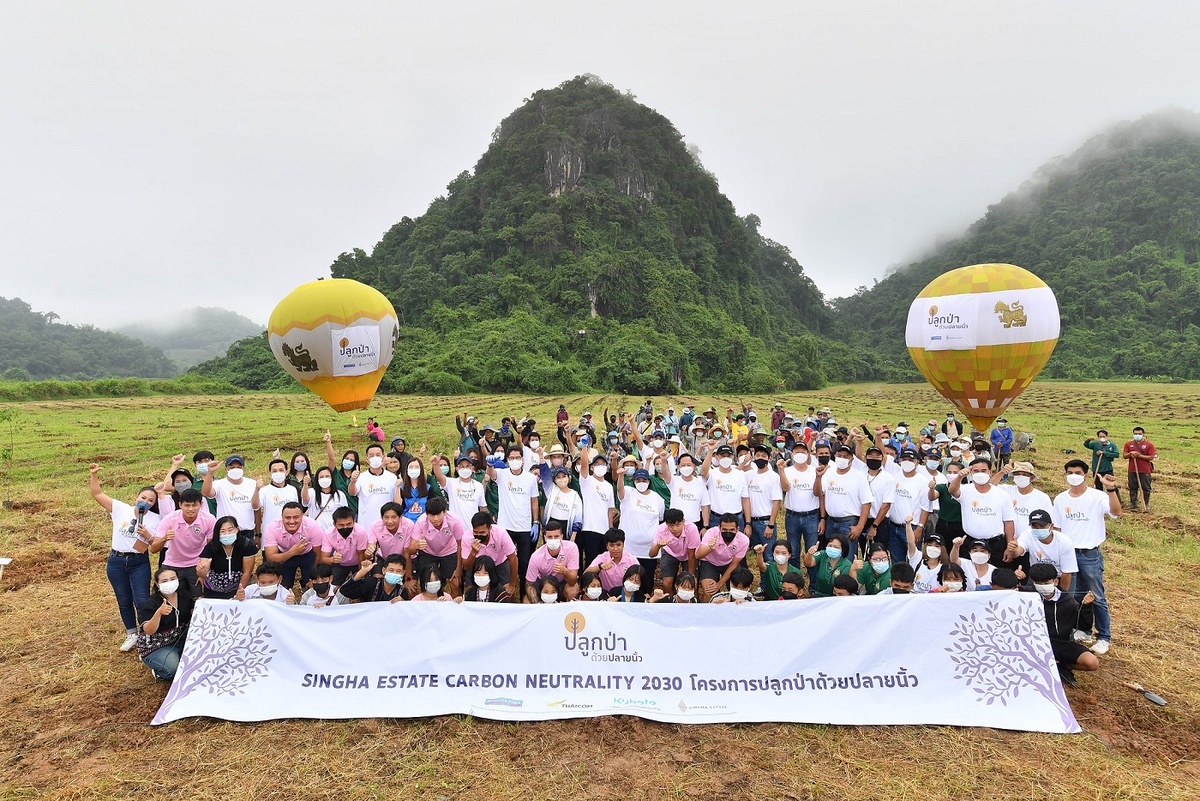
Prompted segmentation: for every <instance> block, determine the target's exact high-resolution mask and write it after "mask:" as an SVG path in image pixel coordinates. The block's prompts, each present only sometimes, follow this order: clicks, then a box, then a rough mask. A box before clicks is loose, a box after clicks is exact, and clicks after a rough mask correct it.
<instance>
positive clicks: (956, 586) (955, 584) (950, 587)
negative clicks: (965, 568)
mask: <svg viewBox="0 0 1200 801" xmlns="http://www.w3.org/2000/svg"><path fill="white" fill-rule="evenodd" d="M942 586H943V587H945V588H946V592H959V591H960V590H962V582H961V581H947V582H946V583H944V584H943V585H942Z"/></svg>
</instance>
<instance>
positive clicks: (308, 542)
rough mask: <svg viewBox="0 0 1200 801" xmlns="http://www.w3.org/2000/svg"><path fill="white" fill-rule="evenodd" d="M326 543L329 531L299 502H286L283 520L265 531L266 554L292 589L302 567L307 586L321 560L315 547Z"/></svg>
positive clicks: (282, 514)
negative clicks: (297, 572)
mask: <svg viewBox="0 0 1200 801" xmlns="http://www.w3.org/2000/svg"><path fill="white" fill-rule="evenodd" d="M324 542H325V532H324V531H322V530H321V526H320V524H319V523H317V521H315V520H313V519H312V518H309V517H305V516H304V507H303V506H301V505H300V503H299V501H290V502H289V503H286V504H284V506H283V510H282V511H281V512H280V516H279V519H278V520H276V521H275V522H274V523H272V524H270V525H269V526H267V527H266V529H264V530H263V541H262V544H263V556H264V557H265V559H266V561H267V562H270V563H272V564H276V565H279V569H280V571H281V572H282V574H283V580H282V582H281V583H282V584H283V586H284V587H286V588H287V589H289V590H290V589H291V588H292V584H293V583H294V582H295V580H296V570H297V568H299V570H300V586H301V588H307V587H308V580H309V578H311V577H312V569H313V565H315V564H316V563H317V553H316V551H314V550H313V549H314V548H319V547H320V546H321V544H322V543H324ZM172 547H173V546H172Z"/></svg>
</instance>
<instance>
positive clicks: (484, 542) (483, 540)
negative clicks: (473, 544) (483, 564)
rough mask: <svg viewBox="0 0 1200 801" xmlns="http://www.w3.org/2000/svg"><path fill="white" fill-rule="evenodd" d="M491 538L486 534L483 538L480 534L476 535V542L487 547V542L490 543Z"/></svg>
mask: <svg viewBox="0 0 1200 801" xmlns="http://www.w3.org/2000/svg"><path fill="white" fill-rule="evenodd" d="M489 536H490V535H489V534H484V535H483V536H482V537H481V536H479V535H478V534H476V535H475V540H476V541H477V542H478V543H479V544H480V545H487V542H488V537H489Z"/></svg>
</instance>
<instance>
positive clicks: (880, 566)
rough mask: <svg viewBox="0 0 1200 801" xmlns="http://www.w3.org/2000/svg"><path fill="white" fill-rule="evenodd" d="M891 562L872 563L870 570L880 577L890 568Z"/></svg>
mask: <svg viewBox="0 0 1200 801" xmlns="http://www.w3.org/2000/svg"><path fill="white" fill-rule="evenodd" d="M891 566H892V565H891V562H872V563H871V569H872V570H874V571H875V575H877V576H882V575H883V574H884V573H886V572H887V570H888V568H889V567H891Z"/></svg>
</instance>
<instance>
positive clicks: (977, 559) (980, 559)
mask: <svg viewBox="0 0 1200 801" xmlns="http://www.w3.org/2000/svg"><path fill="white" fill-rule="evenodd" d="M991 558H992V556H991V554H988V553H984V552H983V551H971V561H972V562H974V563H975V564H977V565H986V564H987V563H988V560H989V559H991Z"/></svg>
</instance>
